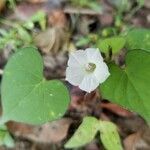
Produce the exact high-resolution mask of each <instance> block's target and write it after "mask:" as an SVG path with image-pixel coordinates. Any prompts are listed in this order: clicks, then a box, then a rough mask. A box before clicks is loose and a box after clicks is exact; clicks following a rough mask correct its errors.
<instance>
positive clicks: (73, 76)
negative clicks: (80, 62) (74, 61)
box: [66, 67, 84, 86]
mask: <svg viewBox="0 0 150 150" xmlns="http://www.w3.org/2000/svg"><path fill="white" fill-rule="evenodd" d="M83 78H84V70H83V68H81V67H67V69H66V80H67V81H68V82H70V83H71V84H72V85H75V86H78V85H79V84H80V83H81V82H82V80H83Z"/></svg>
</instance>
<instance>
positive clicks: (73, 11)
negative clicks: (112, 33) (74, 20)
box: [64, 7, 102, 15]
mask: <svg viewBox="0 0 150 150" xmlns="http://www.w3.org/2000/svg"><path fill="white" fill-rule="evenodd" d="M64 12H65V13H69V14H83V15H101V14H102V12H101V11H94V10H91V9H80V8H73V7H65V8H64Z"/></svg>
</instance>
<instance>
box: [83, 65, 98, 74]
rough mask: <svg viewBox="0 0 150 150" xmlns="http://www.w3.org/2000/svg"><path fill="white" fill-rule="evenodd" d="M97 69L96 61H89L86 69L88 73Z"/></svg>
mask: <svg viewBox="0 0 150 150" xmlns="http://www.w3.org/2000/svg"><path fill="white" fill-rule="evenodd" d="M95 69H96V65H95V64H94V63H88V64H86V65H85V71H86V72H88V73H92V72H94V70H95Z"/></svg>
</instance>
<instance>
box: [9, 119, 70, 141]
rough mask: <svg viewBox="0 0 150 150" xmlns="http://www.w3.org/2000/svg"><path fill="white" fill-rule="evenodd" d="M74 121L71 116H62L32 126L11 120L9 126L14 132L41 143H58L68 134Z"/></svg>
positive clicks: (18, 135) (16, 134)
mask: <svg viewBox="0 0 150 150" xmlns="http://www.w3.org/2000/svg"><path fill="white" fill-rule="evenodd" d="M71 123H72V120H71V119H69V118H62V119H60V120H56V121H53V122H50V123H47V124H44V125H42V126H30V125H25V124H22V123H15V122H11V123H9V124H8V128H9V130H10V132H11V133H12V134H14V135H15V136H17V137H22V138H25V139H28V140H32V141H34V142H39V143H57V142H60V141H61V140H63V139H64V138H65V137H66V136H67V132H68V129H69V127H70V125H71Z"/></svg>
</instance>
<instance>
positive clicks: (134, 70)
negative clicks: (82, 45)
mask: <svg viewBox="0 0 150 150" xmlns="http://www.w3.org/2000/svg"><path fill="white" fill-rule="evenodd" d="M149 38H150V30H149V29H140V28H135V29H132V30H129V32H128V33H127V34H125V35H122V36H114V37H111V38H110V37H109V38H105V39H103V40H100V41H98V47H99V48H100V51H101V52H103V54H105V56H107V55H108V54H109V52H110V51H111V56H110V57H109V58H108V59H106V58H105V60H106V63H107V64H108V67H109V72H110V76H109V77H108V79H107V80H106V81H105V82H103V83H102V84H100V85H99V87H98V89H99V91H100V93H101V95H102V97H103V98H104V99H107V100H109V101H112V102H115V103H117V104H119V105H121V106H122V107H124V108H126V109H129V110H131V111H134V112H137V113H138V114H139V115H141V116H142V117H143V118H144V119H145V120H146V121H147V123H148V124H149V123H150V101H149V98H150V92H149V89H150V78H149V77H150V72H149V66H150V45H149ZM139 41H142V42H139ZM122 49H125V50H126V56H125V64H124V65H123V66H119V65H118V64H116V63H115V62H114V61H113V59H112V58H113V56H116V55H119V53H120V52H121V50H122ZM78 52H79V51H78ZM80 53H82V55H83V56H84V55H85V53H84V51H80ZM78 54H79V53H78ZM90 54H91V57H93V56H94V57H93V58H96V59H99V57H97V55H98V56H100V55H99V54H98V53H97V52H95V51H94V49H93V52H92V51H91V50H90ZM73 56H75V55H74V54H73ZM70 57H71V56H70ZM79 57H80V59H79ZM96 59H95V60H94V61H96V62H97V63H99V61H97V60H96ZM100 59H101V63H102V64H103V66H106V65H104V63H103V62H102V61H103V59H102V57H101V56H100ZM72 60H74V61H78V60H80V61H81V62H82V63H81V62H80V61H79V62H78V63H79V64H80V65H82V64H83V63H84V62H85V60H84V61H82V57H81V56H78V57H75V59H74V58H72ZM91 60H92V59H91ZM68 65H69V66H72V67H76V65H77V64H75V63H72V62H68ZM81 67H82V66H81ZM83 67H84V66H83ZM87 67H88V69H89V70H88V71H91V70H92V74H90V73H91V72H86V73H87V74H86V76H88V79H91V80H90V81H91V82H88V80H87V85H91V84H92V86H93V85H94V84H95V83H93V77H90V76H89V75H93V74H94V70H95V69H96V66H95V65H94V64H93V62H90V63H89V64H88V66H86V68H87ZM77 69H79V68H76V70H77ZM102 69H103V68H102ZM76 70H74V71H76ZM81 71H82V70H81ZM84 73H85V72H84ZM88 73H89V74H88ZM100 73H101V72H100ZM74 75H75V77H78V78H76V79H77V81H79V80H80V78H79V77H80V74H79V72H78V73H75V74H73V76H74ZM95 75H97V74H95ZM72 79H73V78H72ZM94 81H95V78H94ZM84 83H86V80H85V81H84ZM96 84H97V83H96ZM1 94H2V107H3V115H2V118H1V120H0V121H1V123H2V124H3V123H6V122H7V121H9V120H14V121H18V122H24V123H28V124H34V125H37V124H43V123H46V122H48V121H52V120H55V119H59V118H60V117H62V116H63V115H64V113H65V112H66V110H67V108H68V105H69V99H70V98H69V92H68V90H67V88H66V87H65V85H64V84H63V83H62V82H60V81H58V80H50V81H47V80H46V79H44V77H43V60H42V58H41V56H40V54H39V52H38V51H37V49H36V48H34V47H27V48H23V49H19V50H18V51H17V52H16V53H15V54H14V55H13V56H12V57H11V58H10V59H9V61H8V63H7V65H6V67H5V70H4V74H3V79H2V87H1ZM106 129H109V130H106ZM97 132H100V139H101V141H102V143H103V145H104V147H106V149H108V150H114V149H113V148H114V147H116V148H115V150H121V149H122V146H121V144H120V139H119V136H118V133H117V130H116V127H115V126H114V124H112V123H110V122H105V121H101V120H97V119H95V118H91V117H86V118H85V119H84V120H83V123H82V124H81V126H80V127H79V129H78V130H77V131H76V133H75V134H74V136H73V137H72V138H71V140H70V141H69V142H68V143H67V144H66V145H65V147H66V148H73V147H78V146H83V145H84V144H86V143H88V142H90V141H91V140H92V139H93V138H94V137H95V134H96V133H97ZM87 133H88V136H87ZM114 137H115V138H114ZM107 139H109V140H107Z"/></svg>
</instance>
